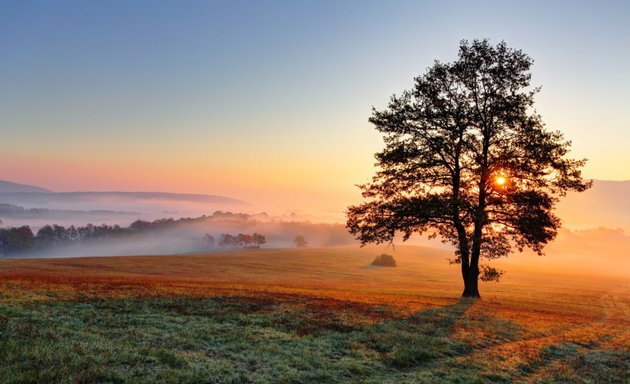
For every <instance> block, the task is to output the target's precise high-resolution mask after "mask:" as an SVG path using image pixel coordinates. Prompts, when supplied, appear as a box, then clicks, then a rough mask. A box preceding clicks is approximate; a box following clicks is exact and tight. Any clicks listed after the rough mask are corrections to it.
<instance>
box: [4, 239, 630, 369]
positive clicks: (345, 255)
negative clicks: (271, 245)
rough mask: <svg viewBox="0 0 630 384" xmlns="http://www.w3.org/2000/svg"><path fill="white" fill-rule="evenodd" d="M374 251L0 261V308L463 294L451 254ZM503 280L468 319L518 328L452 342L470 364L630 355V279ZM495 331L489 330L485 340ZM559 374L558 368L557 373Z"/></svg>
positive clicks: (520, 268)
mask: <svg viewBox="0 0 630 384" xmlns="http://www.w3.org/2000/svg"><path fill="white" fill-rule="evenodd" d="M381 252H382V249H378V248H364V249H355V248H327V249H277V250H276V249H261V250H247V251H234V252H220V253H211V254H199V255H178V256H138V257H102V258H73V259H29V260H0V300H2V301H5V302H9V301H21V300H49V299H51V298H53V299H54V300H59V299H74V298H77V297H129V296H146V295H172V294H179V295H192V296H212V295H219V294H221V295H224V294H231V295H247V296H256V295H260V296H268V295H276V296H277V295H280V296H282V295H302V296H308V297H312V298H313V299H317V302H318V303H319V304H318V305H321V306H322V307H327V306H328V307H330V309H334V308H335V307H336V306H339V305H346V304H340V303H344V302H346V303H347V302H351V303H357V304H385V305H389V306H393V307H396V308H397V309H398V310H400V311H401V312H402V313H411V312H414V311H418V310H422V309H426V308H430V307H436V306H444V305H449V304H453V303H455V302H457V301H458V300H459V296H460V293H461V290H462V287H461V279H460V275H459V271H458V267H457V266H454V265H452V266H451V265H448V263H447V261H446V259H447V258H449V257H451V254H450V252H448V251H446V250H439V249H434V248H426V247H397V248H396V252H395V253H394V256H395V258H396V261H397V263H398V267H397V268H375V267H370V266H369V264H370V262H371V261H372V259H373V258H374V255H375V254H379V253H381ZM502 267H503V268H505V269H506V270H507V274H506V275H505V277H504V279H503V282H501V283H499V284H495V283H481V294H482V296H483V299H482V300H480V301H478V302H477V303H475V305H474V306H472V307H471V308H470V309H469V310H468V313H467V314H466V316H467V318H470V319H477V318H483V316H492V317H493V318H497V319H503V320H506V321H509V322H511V323H515V324H518V325H519V326H520V327H522V329H523V332H524V335H523V336H522V337H521V338H520V339H519V340H518V341H514V342H505V343H501V344H498V345H484V334H483V332H481V331H479V329H475V330H474V334H470V332H473V331H471V330H470V329H467V328H466V327H465V326H460V325H458V326H456V327H455V328H454V330H453V332H454V337H455V338H459V339H462V340H469V341H470V342H471V343H472V344H475V343H476V345H477V346H478V347H479V348H478V349H477V350H476V352H475V357H478V358H479V359H493V360H497V359H498V360H502V361H503V364H506V365H517V364H519V363H521V362H523V361H532V359H535V358H536V356H539V355H540V352H541V349H542V348H543V347H545V346H546V345H550V344H557V343H559V342H563V341H565V340H571V342H574V343H579V344H580V345H582V344H583V345H589V343H590V344H593V343H598V344H599V345H605V346H609V347H611V348H617V349H619V348H621V349H624V350H629V349H630V339H629V336H628V329H630V321H629V317H628V314H629V312H628V310H629V307H630V280H628V279H624V278H612V277H610V278H607V277H605V276H598V277H594V276H588V275H586V274H582V275H579V274H565V273H563V271H560V270H544V271H538V270H537V269H536V264H535V260H533V261H532V263H531V265H516V264H509V263H504V264H503V265H502ZM490 331H491V330H488V332H490ZM558 369H561V367H560V368H558Z"/></svg>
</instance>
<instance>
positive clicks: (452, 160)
mask: <svg viewBox="0 0 630 384" xmlns="http://www.w3.org/2000/svg"><path fill="white" fill-rule="evenodd" d="M532 64H533V60H532V59H531V58H530V57H529V56H527V55H526V54H525V53H523V52H522V51H520V50H515V49H512V48H509V47H508V46H507V45H506V43H505V42H501V43H499V44H497V45H496V46H493V45H492V44H490V42H489V41H488V40H474V41H472V42H468V41H465V40H464V41H462V42H461V43H460V46H459V55H458V59H457V60H455V61H454V62H451V63H442V62H439V61H436V62H435V63H434V65H433V66H432V67H430V68H428V69H427V71H426V73H425V74H423V75H421V76H418V77H417V78H416V79H415V82H414V85H413V88H412V89H411V90H408V91H404V92H403V93H402V94H400V95H394V96H392V97H391V99H390V101H389V104H388V106H387V107H386V108H385V109H384V110H377V109H373V113H372V117H371V118H370V119H369V121H370V122H371V123H372V124H373V125H374V126H375V128H376V129H377V130H378V131H379V132H381V133H383V139H384V144H385V148H384V149H383V150H382V151H381V152H378V153H377V154H376V155H375V156H376V160H377V164H376V165H377V167H378V170H377V172H376V174H375V176H374V177H373V179H372V181H371V182H370V183H367V184H365V185H362V186H360V187H361V189H362V194H363V197H364V199H365V202H364V203H362V204H360V205H357V206H351V207H349V208H348V211H347V216H348V220H347V227H348V229H349V231H350V232H351V233H352V234H353V235H355V236H356V237H357V238H358V239H359V240H360V241H361V243H362V244H364V245H365V244H367V243H381V242H391V241H393V239H394V237H395V235H396V234H397V233H402V236H403V240H407V239H409V237H410V236H411V235H412V234H414V233H418V234H423V233H424V234H429V235H430V236H439V237H440V238H441V239H443V241H445V242H449V243H451V244H453V245H455V247H456V253H455V258H454V259H453V262H455V263H460V264H461V271H462V278H463V280H464V286H465V288H464V293H463V295H464V296H472V297H479V291H478V284H477V281H478V277H479V275H480V271H481V273H482V274H481V278H482V279H486V280H492V279H498V277H499V276H500V275H501V272H500V271H497V270H496V269H494V268H491V267H489V266H487V265H480V263H479V260H480V258H483V259H495V258H498V257H502V256H507V255H509V254H510V253H511V252H513V251H514V249H516V250H519V251H522V250H523V249H524V248H525V247H529V248H531V249H533V250H534V251H536V252H538V253H539V254H542V251H543V247H544V246H545V245H546V244H547V243H548V242H550V241H551V240H553V239H554V238H555V236H556V234H557V230H558V228H559V226H560V220H559V218H558V217H557V216H555V215H554V214H553V209H554V206H555V204H556V202H557V201H558V200H559V198H560V197H562V196H564V195H565V194H566V193H567V191H584V190H585V189H587V188H588V187H589V186H590V183H589V182H586V181H584V180H583V179H582V177H581V171H580V170H581V168H582V166H583V165H584V163H585V160H575V159H571V158H569V157H568V156H567V155H568V153H569V150H570V142H569V141H567V140H565V139H564V136H563V134H562V133H560V132H559V131H553V130H549V129H547V128H546V127H545V125H544V124H543V121H542V118H541V116H540V115H539V114H537V113H536V111H535V110H534V108H533V107H534V96H535V95H536V94H537V93H538V92H539V91H540V88H536V87H532V86H531V85H530V82H531V74H530V68H531V66H532Z"/></svg>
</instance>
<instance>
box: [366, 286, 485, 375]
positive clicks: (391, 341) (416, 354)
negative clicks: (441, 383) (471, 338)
mask: <svg viewBox="0 0 630 384" xmlns="http://www.w3.org/2000/svg"><path fill="white" fill-rule="evenodd" d="M473 304H474V301H472V300H469V299H467V300H462V301H459V302H457V303H455V304H452V305H447V306H444V307H439V308H432V309H427V310H423V311H419V312H416V313H414V314H412V315H411V316H409V317H405V318H400V319H394V320H389V321H385V322H383V323H380V324H377V325H374V326H372V327H368V328H366V329H365V330H363V331H360V332H358V334H357V335H356V336H358V339H359V340H361V339H362V340H363V342H364V343H365V346H366V347H368V348H370V349H373V350H375V351H377V352H379V353H380V354H381V357H382V360H383V362H384V363H385V364H387V365H389V366H392V367H396V368H410V367H413V366H417V365H422V364H426V363H428V362H430V361H431V360H435V359H439V358H445V357H454V356H459V355H463V354H466V353H469V352H470V348H469V347H468V346H467V345H466V344H464V343H462V342H459V341H456V340H453V339H452V338H451V337H450V336H451V334H452V332H453V327H454V326H455V324H456V323H457V322H459V321H462V320H463V319H464V318H465V314H466V311H468V309H469V308H470V307H471V306H472V305H473Z"/></svg>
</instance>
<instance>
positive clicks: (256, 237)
mask: <svg viewBox="0 0 630 384" xmlns="http://www.w3.org/2000/svg"><path fill="white" fill-rule="evenodd" d="M252 241H253V242H254V244H256V246H257V247H260V246H261V245H263V244H265V243H266V242H267V239H266V238H265V236H263V235H261V234H260V233H254V234H253V235H252Z"/></svg>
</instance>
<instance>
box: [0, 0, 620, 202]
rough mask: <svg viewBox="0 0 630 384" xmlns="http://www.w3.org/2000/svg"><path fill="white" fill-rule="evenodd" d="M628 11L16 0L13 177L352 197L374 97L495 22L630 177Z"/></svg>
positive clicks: (8, 34) (596, 157)
mask: <svg viewBox="0 0 630 384" xmlns="http://www.w3.org/2000/svg"><path fill="white" fill-rule="evenodd" d="M629 18H630V2H627V1H597V2H595V1H590V2H580V1H539V2H536V1H531V2H508V1H500V2H499V1H476V2H470V1H426V2H420V1H411V2H409V1H388V2H385V1H380V2H376V1H267V2H263V1H177V2H176V1H7V0H2V1H0V52H1V58H2V59H1V60H0V130H1V132H2V137H3V139H2V141H1V142H0V178H4V179H11V180H14V181H19V182H29V183H33V184H40V185H43V186H45V187H49V188H52V189H55V190H87V189H101V190H104V189H105V190H111V189H133V190H147V189H148V190H166V189H170V190H176V191H177V190H181V191H184V190H185V191H190V192H206V193H224V194H229V195H236V196H235V197H239V198H243V199H250V200H251V199H252V198H260V199H262V200H265V199H267V200H268V201H272V200H273V199H274V198H276V197H277V196H284V198H283V201H285V202H286V199H287V198H286V196H297V195H299V196H301V198H300V199H298V198H295V199H294V200H291V199H289V202H291V203H294V204H295V205H299V204H301V203H303V202H304V201H313V200H314V199H315V200H317V199H321V201H322V204H324V203H323V202H324V201H331V199H332V200H334V197H335V196H338V197H339V200H340V203H339V204H338V205H339V206H340V207H342V206H345V202H346V200H345V199H348V198H350V196H354V195H356V194H357V193H356V189H355V187H354V184H356V183H360V182H364V181H365V180H366V179H367V178H368V177H369V176H370V175H371V173H372V171H373V170H372V163H373V159H372V154H373V153H374V152H375V151H376V150H378V149H379V148H380V146H381V143H380V138H379V136H378V135H377V134H376V133H375V132H374V130H373V129H372V128H371V127H370V125H369V124H368V123H367V118H368V117H369V115H370V109H371V107H372V105H374V106H376V107H377V108H378V107H382V106H384V105H385V103H386V101H387V99H388V98H389V96H390V95H391V94H392V93H398V92H400V91H402V90H404V89H408V88H410V86H411V84H412V80H413V77H415V76H417V75H419V74H421V73H423V72H424V70H425V69H426V68H427V67H428V66H430V65H431V64H432V62H433V60H435V59H440V60H442V61H449V60H452V59H454V58H455V57H456V54H457V46H458V42H459V41H460V40H461V39H474V38H490V39H491V41H493V42H498V41H500V40H505V41H506V42H507V43H508V45H510V46H511V47H514V48H518V49H522V50H523V51H525V52H526V53H527V54H529V55H530V56H532V57H533V58H534V60H535V65H534V69H533V83H534V84H538V85H542V92H541V93H540V95H539V96H538V98H537V109H538V111H539V112H540V113H541V114H542V115H543V119H544V121H545V122H546V123H547V125H548V126H549V127H550V128H554V129H559V130H561V131H563V132H565V134H566V135H567V137H568V138H570V139H572V140H573V143H574V155H575V156H576V157H588V158H589V159H590V162H589V165H588V166H587V168H586V170H585V174H586V176H588V177H594V178H602V179H617V180H621V179H630V167H627V166H626V164H629V163H630V155H629V154H628V151H627V150H626V146H627V143H628V142H630V129H629V128H630V127H629V126H628V121H629V120H630V112H629V109H628V107H627V106H628V105H630V96H629V91H628V90H629V89H630V88H629V86H630V60H629V59H630V57H629V56H630V49H628V48H630V27H629V26H628V25H629V23H628V22H627V20H628V19H629ZM90 169H91V170H94V172H96V173H98V174H99V175H100V176H99V177H92V176H90V171H89V170H90ZM262 175H266V176H264V177H263V176H262ZM265 196H267V197H265ZM324 205H326V204H324ZM326 206H327V207H329V209H332V210H335V209H337V205H335V204H332V203H331V204H328V205H326Z"/></svg>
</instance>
